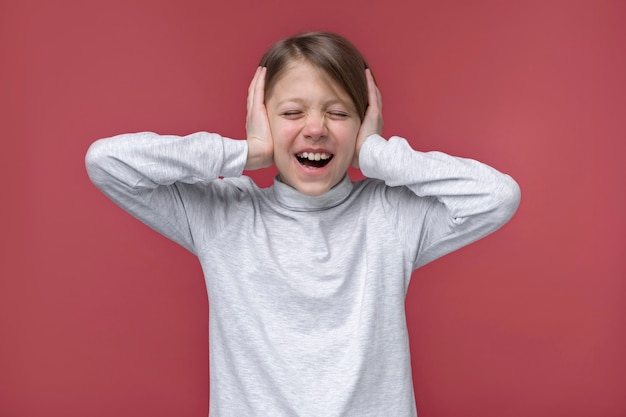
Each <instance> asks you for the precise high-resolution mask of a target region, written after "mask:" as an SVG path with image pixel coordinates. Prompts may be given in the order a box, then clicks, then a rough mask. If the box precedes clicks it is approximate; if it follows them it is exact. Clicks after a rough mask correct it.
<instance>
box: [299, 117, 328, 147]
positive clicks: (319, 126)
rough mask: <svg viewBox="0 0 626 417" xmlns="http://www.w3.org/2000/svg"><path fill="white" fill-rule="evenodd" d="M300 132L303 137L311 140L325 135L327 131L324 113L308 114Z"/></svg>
mask: <svg viewBox="0 0 626 417" xmlns="http://www.w3.org/2000/svg"><path fill="white" fill-rule="evenodd" d="M302 133H303V134H304V137H306V138H307V139H312V140H319V139H322V138H324V137H326V135H327V133H328V131H327V127H326V118H325V117H324V114H322V113H316V114H308V115H307V117H306V124H305V126H304V129H303V131H302Z"/></svg>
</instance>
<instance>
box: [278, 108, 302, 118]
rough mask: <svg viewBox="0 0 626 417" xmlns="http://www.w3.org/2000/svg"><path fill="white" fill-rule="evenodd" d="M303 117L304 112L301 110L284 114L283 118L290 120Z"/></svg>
mask: <svg viewBox="0 0 626 417" xmlns="http://www.w3.org/2000/svg"><path fill="white" fill-rule="evenodd" d="M301 115H302V112H301V111H300V110H289V111H286V112H283V113H282V116H284V117H286V118H288V119H297V118H298V117H300V116H301Z"/></svg>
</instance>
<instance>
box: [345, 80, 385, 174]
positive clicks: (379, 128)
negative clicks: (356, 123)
mask: <svg viewBox="0 0 626 417" xmlns="http://www.w3.org/2000/svg"><path fill="white" fill-rule="evenodd" d="M365 78H366V79H367V92H368V106H367V110H366V111H365V117H364V118H363V122H362V123H361V128H360V129H359V133H358V134H357V137H356V149H355V151H354V158H353V159H352V166H353V167H355V168H358V167H359V152H360V151H361V145H363V142H365V139H367V137H368V136H370V135H374V134H378V135H380V134H381V133H382V132H383V113H382V107H383V103H382V96H381V95H380V90H378V87H377V86H376V83H375V82H374V77H373V76H372V72H371V71H370V69H369V68H367V69H366V70H365Z"/></svg>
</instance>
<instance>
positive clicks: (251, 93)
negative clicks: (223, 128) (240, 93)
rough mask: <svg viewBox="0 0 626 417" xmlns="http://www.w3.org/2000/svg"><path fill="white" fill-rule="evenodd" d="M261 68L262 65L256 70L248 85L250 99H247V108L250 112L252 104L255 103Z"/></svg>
mask: <svg viewBox="0 0 626 417" xmlns="http://www.w3.org/2000/svg"><path fill="white" fill-rule="evenodd" d="M261 68H262V67H257V69H256V71H255V72H254V77H252V81H250V85H249V86H248V99H247V101H246V109H247V110H248V112H250V110H251V109H252V104H253V103H254V93H255V86H256V83H257V80H258V78H259V74H260V72H261Z"/></svg>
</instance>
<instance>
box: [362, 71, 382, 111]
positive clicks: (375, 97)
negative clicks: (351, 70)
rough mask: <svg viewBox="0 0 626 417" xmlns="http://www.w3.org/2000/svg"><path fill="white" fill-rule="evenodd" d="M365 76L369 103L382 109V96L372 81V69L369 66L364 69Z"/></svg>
mask: <svg viewBox="0 0 626 417" xmlns="http://www.w3.org/2000/svg"><path fill="white" fill-rule="evenodd" d="M365 77H366V79H367V95H368V102H369V105H370V106H375V107H376V109H377V110H378V111H380V110H381V109H382V97H381V95H380V90H379V89H378V86H377V85H376V82H375V81H374V76H373V75H372V71H371V70H370V69H369V68H367V69H365Z"/></svg>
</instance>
